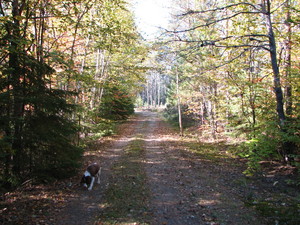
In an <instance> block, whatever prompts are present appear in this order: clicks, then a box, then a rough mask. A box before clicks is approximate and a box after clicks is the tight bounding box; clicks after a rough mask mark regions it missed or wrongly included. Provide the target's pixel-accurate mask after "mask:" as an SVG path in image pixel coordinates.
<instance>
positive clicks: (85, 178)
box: [80, 175, 92, 187]
mask: <svg viewBox="0 0 300 225" xmlns="http://www.w3.org/2000/svg"><path fill="white" fill-rule="evenodd" d="M91 182H92V177H91V176H85V175H83V177H82V178H81V181H80V184H83V186H85V187H88V186H90V184H91Z"/></svg>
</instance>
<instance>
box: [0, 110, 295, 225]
mask: <svg viewBox="0 0 300 225" xmlns="http://www.w3.org/2000/svg"><path fill="white" fill-rule="evenodd" d="M227 150H228V146H227V145H226V144H225V143H216V142H214V143H213V142H211V143H209V142H201V143H199V142H198V141H196V140H195V139H192V138H188V137H180V136H179V135H178V134H177V132H175V131H174V129H173V128H171V127H170V126H169V125H168V124H167V123H166V122H165V121H164V120H163V119H162V118H161V117H160V116H159V114H158V113H156V112H149V111H139V112H137V113H136V114H135V115H134V116H133V117H131V118H130V119H129V120H128V121H127V122H125V123H123V124H121V125H120V126H119V128H118V134H117V135H114V136H112V137H106V138H103V139H101V140H99V141H98V142H97V143H96V144H95V145H93V146H92V147H91V148H90V149H89V150H87V151H86V153H85V156H84V163H83V167H82V171H81V172H80V174H78V175H77V176H75V177H73V178H71V179H68V180H66V181H64V182H61V181H60V182H57V183H54V184H52V185H38V186H37V185H35V186H33V185H29V184H28V185H24V186H22V187H20V188H18V189H17V190H16V191H13V192H9V193H5V194H3V195H1V199H0V200H1V202H0V224H68V225H72V224H78V225H79V224H80V225H81V224H158V225H159V224H165V225H167V224H168V225H175V224H184V225H185V224H210V225H213V224H215V225H216V224H224V225H225V224H235V225H239V224H241V225H242V224H243V225H244V224H259V225H263V224H300V216H299V215H300V191H299V190H297V189H296V188H295V187H293V186H292V185H288V184H287V182H286V181H287V180H289V179H293V177H292V176H294V175H293V174H292V173H291V171H292V169H291V168H290V167H284V166H281V165H279V164H276V163H275V162H273V163H270V162H268V163H267V164H268V166H267V167H266V168H265V169H264V171H263V172H262V173H261V174H260V175H259V176H253V177H246V176H245V175H244V174H243V171H244V170H245V160H242V159H239V158H236V157H233V156H232V155H231V154H230V153H229V152H228V151H227ZM92 162H99V163H100V164H101V166H102V173H101V183H100V184H96V183H95V185H94V188H93V190H92V191H88V190H87V189H85V188H83V187H81V186H80V185H79V184H78V183H79V181H80V178H81V176H82V174H83V172H84V170H85V167H86V166H87V165H88V164H90V163H92Z"/></svg>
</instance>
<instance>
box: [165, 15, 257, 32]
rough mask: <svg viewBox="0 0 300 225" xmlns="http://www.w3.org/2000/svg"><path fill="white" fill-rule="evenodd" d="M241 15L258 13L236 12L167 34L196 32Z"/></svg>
mask: <svg viewBox="0 0 300 225" xmlns="http://www.w3.org/2000/svg"><path fill="white" fill-rule="evenodd" d="M241 14H260V12H238V13H235V14H233V15H230V16H228V17H224V18H222V19H219V20H214V21H211V22H209V23H206V24H201V25H199V26H195V27H192V28H189V29H186V30H179V31H168V32H172V33H184V32H189V31H193V30H197V29H199V28H201V27H208V26H210V25H213V24H216V23H219V22H221V21H224V20H230V19H232V18H234V17H237V16H238V15H241Z"/></svg>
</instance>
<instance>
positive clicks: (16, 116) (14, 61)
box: [9, 0, 25, 175]
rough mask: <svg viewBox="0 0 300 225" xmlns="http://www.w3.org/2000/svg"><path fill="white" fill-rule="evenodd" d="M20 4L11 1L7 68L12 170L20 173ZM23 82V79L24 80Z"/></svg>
mask: <svg viewBox="0 0 300 225" xmlns="http://www.w3.org/2000/svg"><path fill="white" fill-rule="evenodd" d="M23 4H24V3H23ZM21 7H22V4H20V3H19V1H18V0H14V1H13V2H12V17H13V23H12V25H11V28H10V29H11V30H10V31H9V33H10V34H11V42H10V49H9V68H10V69H11V80H12V83H11V86H12V96H13V101H12V104H13V105H12V110H13V113H12V124H13V132H12V140H13V142H12V149H13V150H14V158H13V163H14V172H15V174H16V175H20V172H21V161H22V121H23V120H22V118H23V108H24V107H23V93H22V82H21V78H23V77H22V69H21V66H20V61H19V54H22V47H21V46H20V43H21V39H22V37H21V32H20V21H19V20H18V19H17V18H18V16H20V15H21V13H22V9H21ZM24 82H25V81H24Z"/></svg>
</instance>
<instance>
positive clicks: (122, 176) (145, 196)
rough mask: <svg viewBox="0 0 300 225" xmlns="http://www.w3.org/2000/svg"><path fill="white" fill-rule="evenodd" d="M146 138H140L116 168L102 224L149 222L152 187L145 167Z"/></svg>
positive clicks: (107, 196)
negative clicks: (150, 189) (148, 183)
mask: <svg viewBox="0 0 300 225" xmlns="http://www.w3.org/2000/svg"><path fill="white" fill-rule="evenodd" d="M143 146H144V140H143V139H141V138H139V137H137V138H136V139H135V140H133V141H131V142H130V143H129V145H128V146H127V147H126V149H125V152H124V154H123V155H122V156H121V158H120V160H119V161H118V162H117V163H116V164H115V165H114V166H113V168H112V177H111V180H110V182H109V184H110V185H109V187H108V189H107V191H106V193H105V195H104V196H105V201H104V204H103V209H102V211H101V214H100V215H99V218H98V222H99V223H101V224H129V223H130V224H134V223H137V224H148V223H149V222H148V221H149V219H150V218H149V213H148V207H147V206H148V201H149V189H148V188H147V185H146V182H147V179H146V172H145V170H144V165H143V159H144V147H143Z"/></svg>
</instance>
